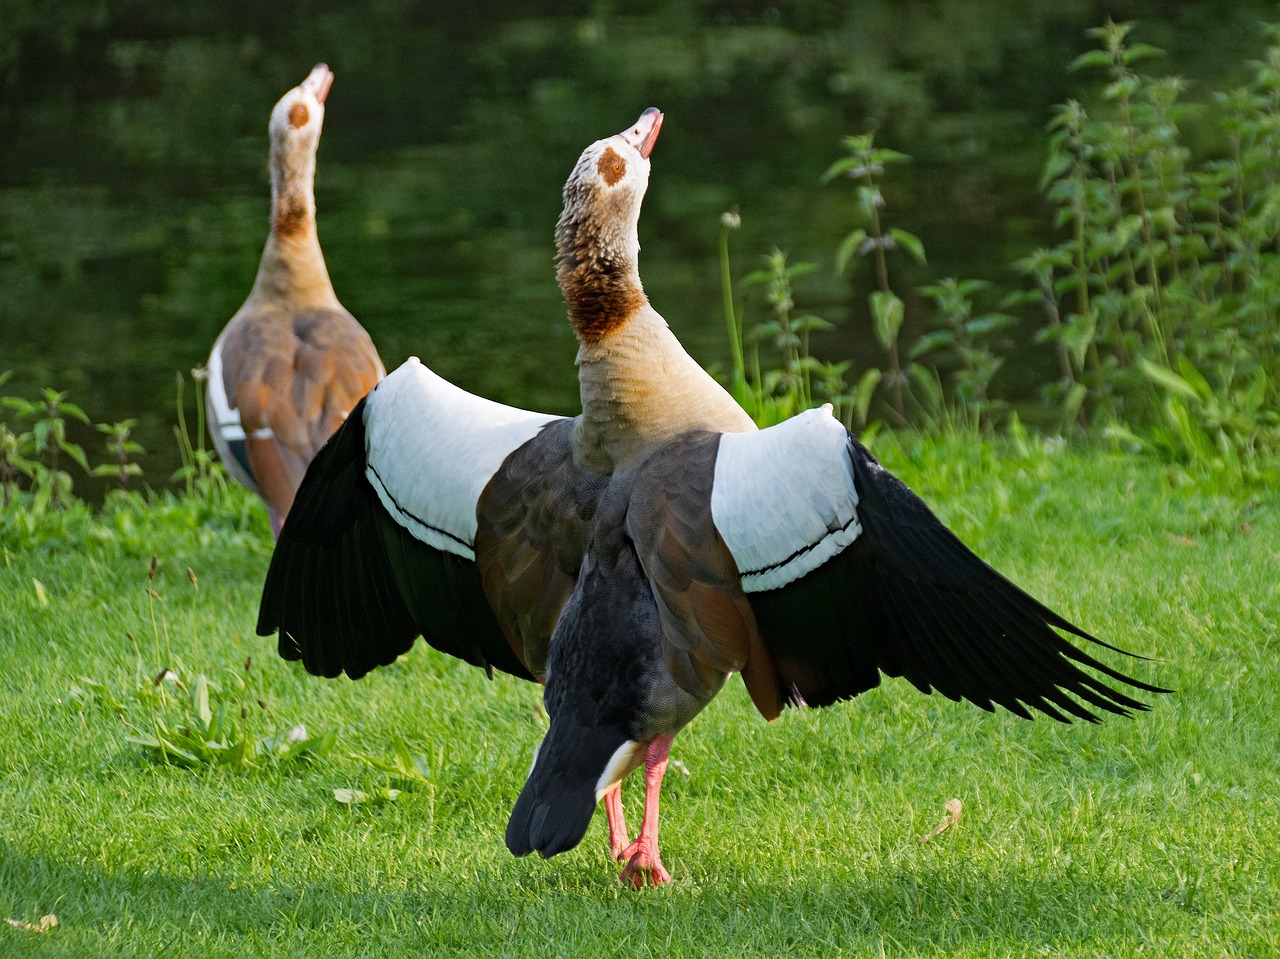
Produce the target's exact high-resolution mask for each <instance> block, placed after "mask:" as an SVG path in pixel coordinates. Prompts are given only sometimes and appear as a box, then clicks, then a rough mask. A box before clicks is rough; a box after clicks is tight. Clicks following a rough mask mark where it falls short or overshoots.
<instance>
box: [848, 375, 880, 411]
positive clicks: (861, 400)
mask: <svg viewBox="0 0 1280 959" xmlns="http://www.w3.org/2000/svg"><path fill="white" fill-rule="evenodd" d="M883 375H884V374H883V373H882V372H881V371H880V370H878V369H876V368H875V367H872V368H871V369H869V370H867V371H866V372H865V373H863V374H862V376H860V377H859V378H858V385H857V386H856V387H855V388H854V391H853V410H854V413H855V414H856V417H857V419H858V422H860V423H865V422H866V421H867V414H868V413H869V412H870V411H871V399H872V397H873V396H875V392H876V387H877V386H879V385H880V379H881V377H882V376H883Z"/></svg>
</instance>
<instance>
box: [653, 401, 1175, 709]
mask: <svg viewBox="0 0 1280 959" xmlns="http://www.w3.org/2000/svg"><path fill="white" fill-rule="evenodd" d="M699 472H705V470H704V469H703V468H699ZM713 475H714V481H713V487H712V490H711V493H710V507H711V508H710V509H709V510H708V511H707V517H706V519H704V520H703V521H702V526H701V528H700V529H697V527H696V524H697V518H696V515H695V513H696V511H687V512H688V514H689V516H690V519H691V522H693V523H694V524H695V526H694V527H693V528H695V529H697V531H696V533H694V534H692V539H693V540H695V541H697V542H701V543H702V544H704V545H703V547H702V554H706V551H707V550H708V549H709V548H710V547H709V543H710V531H708V529H707V525H708V524H709V525H711V526H712V527H713V529H714V532H715V533H717V534H718V538H719V539H721V540H723V543H724V545H725V546H726V548H727V551H728V552H729V553H731V555H732V557H733V564H734V569H735V572H736V573H737V574H738V575H739V577H740V581H741V583H742V587H743V589H744V590H746V591H747V595H748V597H749V602H750V606H751V610H752V612H753V614H754V625H755V628H756V629H757V631H758V636H759V642H758V644H755V645H751V646H749V647H748V648H747V650H746V656H745V657H744V656H743V649H742V645H741V644H742V638H741V637H742V635H743V634H742V633H740V632H735V634H734V638H733V639H732V641H729V642H726V641H725V640H724V639H718V638H717V637H716V634H715V633H714V632H711V631H705V630H704V635H705V637H706V638H705V639H704V640H701V641H700V642H699V643H698V644H697V651H698V654H699V655H702V656H708V655H716V654H718V655H721V656H723V657H724V659H723V662H735V663H736V662H743V663H744V665H745V664H746V663H749V662H751V660H752V659H754V658H756V657H758V656H759V653H760V650H761V649H762V650H763V651H764V652H765V653H767V657H768V660H769V663H768V665H767V666H759V664H757V666H756V672H757V677H764V680H768V681H772V682H773V683H774V687H773V696H772V697H771V696H770V695H768V694H767V693H766V692H762V691H760V690H759V689H752V686H751V683H750V682H749V683H748V688H749V689H751V691H752V695H753V698H754V699H755V701H756V703H757V705H758V706H759V707H760V708H761V711H762V712H764V713H765V715H770V712H771V710H770V709H769V705H770V702H771V701H777V702H787V703H791V704H795V705H801V704H804V705H811V706H822V705H827V704H829V703H832V702H835V701H837V700H840V699H845V698H849V697H852V696H856V695H857V694H859V693H861V692H863V691H865V690H867V689H870V688H872V687H874V686H876V685H878V684H879V682H880V676H881V674H885V675H889V676H903V677H905V678H906V679H908V680H909V681H910V682H911V683H913V684H914V685H915V686H916V687H917V688H918V689H920V690H921V691H922V692H926V693H927V692H930V691H932V690H934V689H936V690H937V691H938V692H940V693H942V694H943V695H944V696H947V697H948V698H951V699H957V700H958V699H967V700H969V701H970V702H973V703H975V704H977V705H979V706H981V707H983V708H984V709H988V710H990V709H992V708H993V707H994V706H995V705H1000V706H1004V707H1005V708H1006V709H1009V710H1010V711H1012V712H1014V713H1016V714H1017V715H1019V716H1023V717H1026V718H1030V715H1031V714H1030V712H1029V709H1034V710H1038V711H1040V712H1043V713H1046V714H1048V715H1050V716H1052V717H1054V718H1055V719H1060V720H1064V721H1069V717H1071V716H1074V717H1078V718H1081V719H1087V720H1091V721H1092V720H1096V719H1097V714H1096V712H1095V710H1102V711H1106V712H1112V713H1120V714H1127V713H1128V712H1129V711H1131V710H1136V709H1145V708H1146V706H1145V705H1144V704H1143V703H1141V702H1139V701H1138V700H1136V699H1134V698H1132V697H1131V696H1129V695H1127V694H1125V693H1124V692H1121V691H1119V690H1117V689H1115V688H1113V687H1112V686H1111V685H1108V683H1107V682H1105V681H1104V680H1103V679H1101V678H1099V676H1098V675H1096V674H1101V676H1102V677H1104V678H1106V679H1110V680H1114V681H1118V682H1119V683H1123V684H1127V685H1129V686H1132V687H1136V688H1138V689H1143V690H1147V691H1151V692H1163V691H1164V690H1161V689H1160V688H1159V687H1156V686H1152V685H1149V684H1147V683H1144V682H1141V681H1139V680H1137V679H1133V678H1131V677H1129V676H1127V675H1125V674H1123V673H1121V672H1119V671H1117V670H1115V669H1113V668H1112V667H1110V666H1107V665H1106V664H1104V663H1102V662H1101V661H1099V660H1098V659H1096V658H1095V657H1093V656H1092V655H1090V654H1089V653H1087V652H1085V651H1084V650H1083V649H1081V648H1079V647H1077V646H1076V645H1073V643H1071V642H1068V641H1067V639H1066V638H1065V637H1064V636H1063V635H1062V634H1061V633H1060V632H1059V630H1061V631H1063V632H1066V633H1070V634H1073V635H1074V636H1075V637H1078V638H1079V639H1082V640H1085V641H1087V642H1090V643H1094V644H1098V645H1101V646H1106V647H1107V648H1110V649H1113V650H1114V649H1115V647H1113V646H1109V645H1108V644H1106V643H1102V642H1101V640H1098V639H1097V638H1096V637H1094V636H1092V635H1090V634H1089V633H1087V632H1085V631H1084V630H1082V629H1080V628H1079V627H1077V626H1075V625H1073V624H1072V623H1070V622H1068V621H1067V620H1066V619H1064V618H1063V617H1061V616H1059V615H1058V614H1057V613H1055V612H1053V611H1052V610H1051V609H1049V608H1048V607H1047V606H1045V605H1044V604H1043V603H1041V602H1039V601H1038V600H1036V599H1034V598H1033V597H1031V596H1029V595H1028V594H1027V593H1025V592H1024V591H1023V590H1021V589H1019V588H1018V587H1017V586H1015V585H1014V584H1013V583H1012V582H1010V581H1009V580H1008V579H1006V578H1005V577H1004V576H1002V575H1001V574H1000V573H998V572H996V571H995V570H994V569H992V568H991V567H990V566H988V565H987V564H986V563H985V562H983V561H982V560H981V559H979V558H978V557H977V556H976V555H974V553H973V552H972V551H970V550H969V549H968V548H967V547H966V546H965V545H964V544H963V543H961V542H960V540H959V539H957V538H956V537H955V535H954V534H952V533H951V532H950V531H949V530H948V529H947V528H946V527H945V526H943V524H942V523H941V522H940V521H939V520H938V519H937V517H936V516H934V514H933V513H932V512H931V511H930V510H929V508H928V507H927V506H926V505H925V504H924V502H923V501H921V500H920V498H919V497H917V496H916V495H915V494H914V493H912V492H911V491H910V490H909V489H908V488H907V487H906V486H905V485H904V484H903V483H902V482H901V481H900V480H898V479H897V478H896V477H894V476H893V475H892V474H890V473H889V472H888V471H886V470H885V469H884V468H883V467H881V466H880V464H879V463H878V462H876V460H875V459H874V457H872V456H871V454H870V453H868V452H867V450H866V449H865V448H863V447H862V445H861V444H860V443H858V442H857V440H856V439H854V438H853V437H852V436H851V435H849V434H848V433H847V431H845V430H844V428H843V427H841V426H840V425H839V424H838V423H837V422H836V421H835V420H834V419H833V418H831V417H830V415H829V414H827V413H826V412H824V411H821V410H814V411H810V412H809V413H806V414H803V415H801V416H799V417H795V418H793V419H792V420H789V421H788V422H787V423H784V424H781V425H779V426H777V427H773V428H771V429H768V430H762V431H760V432H759V433H744V434H724V435H722V436H720V437H719V445H718V449H717V453H716V462H715V467H714V471H713ZM669 525H670V527H671V528H672V529H675V528H678V527H677V526H676V525H675V524H669ZM664 535H669V534H664ZM684 538H685V539H690V538H691V537H690V535H685V537H684ZM699 555H701V554H699ZM653 565H655V566H656V565H657V564H653ZM694 565H697V564H694ZM646 571H649V572H650V575H651V578H653V579H655V581H657V582H660V579H659V578H658V577H656V576H655V574H654V573H653V572H652V571H651V569H650V565H646ZM693 578H694V579H700V580H701V581H702V582H703V583H704V584H705V585H707V586H713V585H714V587H715V588H716V589H719V590H723V589H724V580H725V577H724V571H723V566H722V565H720V564H714V565H713V567H712V569H711V571H710V572H706V571H698V572H694V573H693ZM656 592H658V593H659V595H662V594H663V590H662V589H657V590H656ZM704 615H705V614H704ZM686 632H687V631H686ZM747 635H748V638H749V634H747ZM1082 667H1087V668H1088V670H1086V669H1085V668H1082ZM739 668H743V667H739ZM770 674H772V679H771V680H770V679H769V677H770ZM761 681H762V680H761V679H760V678H757V684H759V682H761Z"/></svg>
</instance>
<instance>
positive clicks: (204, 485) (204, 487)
mask: <svg viewBox="0 0 1280 959" xmlns="http://www.w3.org/2000/svg"><path fill="white" fill-rule="evenodd" d="M207 377H208V371H207V370H205V369H203V368H200V369H195V370H192V371H191V379H192V380H193V381H194V382H195V390H196V396H195V405H196V425H195V438H194V440H193V439H192V435H191V430H190V428H189V427H188V425H187V410H186V403H185V397H184V393H185V392H186V377H184V376H183V375H182V374H181V373H178V374H176V376H175V382H176V383H177V423H176V424H175V425H174V427H173V435H174V438H175V439H176V440H177V441H178V454H179V456H180V457H181V462H182V465H181V466H180V467H178V469H177V470H176V471H175V472H174V474H173V476H171V477H170V480H171V481H174V482H181V483H182V486H183V489H184V490H185V491H186V493H187V495H188V496H193V495H198V496H199V497H200V498H202V499H204V500H206V501H210V502H214V501H220V500H221V499H223V497H224V496H225V494H226V490H227V482H228V477H227V469H226V467H225V466H223V465H222V463H220V462H219V461H218V458H217V457H216V456H215V455H214V453H213V451H212V450H209V449H207V448H206V447H205V444H204V440H205V432H206V431H205V421H204V415H205V405H204V389H203V384H204V381H205V379H206V378H207Z"/></svg>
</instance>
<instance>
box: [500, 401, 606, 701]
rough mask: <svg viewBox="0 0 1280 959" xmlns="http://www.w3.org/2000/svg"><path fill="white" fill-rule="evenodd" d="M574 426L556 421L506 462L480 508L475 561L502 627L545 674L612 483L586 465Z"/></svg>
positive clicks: (531, 664) (529, 662) (531, 663)
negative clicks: (575, 445) (576, 453)
mask: <svg viewBox="0 0 1280 959" xmlns="http://www.w3.org/2000/svg"><path fill="white" fill-rule="evenodd" d="M572 435H573V421H572V420H562V421H560V422H557V423H553V424H551V425H550V426H548V427H547V428H546V429H545V430H543V431H542V433H540V434H539V435H538V437H537V439H536V441H533V442H529V443H526V444H525V445H524V446H522V447H520V448H519V449H517V450H516V451H515V452H513V453H512V454H511V455H510V456H509V457H508V458H507V460H506V461H505V462H504V463H503V464H502V466H501V468H500V469H499V470H498V472H497V473H496V474H495V475H494V477H493V479H492V480H491V481H490V482H489V484H488V485H487V486H486V487H485V489H484V492H483V493H482V494H481V496H480V501H479V505H478V507H477V510H476V517H477V530H476V541H475V553H476V564H477V565H478V566H479V568H480V575H481V579H482V581H483V583H484V592H485V595H486V596H487V597H488V599H489V602H490V605H491V606H492V607H493V611H494V613H495V614H496V616H497V618H498V622H499V623H501V624H502V626H503V628H504V629H505V630H506V631H507V632H508V634H509V635H510V636H512V637H518V640H517V642H518V643H519V646H518V648H519V649H521V653H522V658H523V659H524V662H525V664H526V665H527V666H528V667H529V669H530V670H531V671H532V672H533V673H534V675H536V676H542V675H543V673H544V671H545V667H546V659H547V644H548V643H549V642H550V639H551V634H552V632H553V631H554V630H555V625H556V622H557V621H558V620H559V618H560V613H561V611H562V610H563V609H564V605H565V603H566V602H567V601H568V599H569V595H570V593H572V592H573V587H574V583H575V582H576V581H577V578H578V570H579V568H580V567H581V565H582V557H583V555H584V554H585V553H586V550H587V541H588V539H589V538H590V535H591V527H592V523H593V521H594V519H595V513H596V506H597V504H598V502H599V500H600V495H601V492H602V490H603V489H604V487H605V484H606V483H607V481H608V477H607V476H606V475H604V474H601V473H597V472H594V471H592V470H589V469H586V468H585V467H582V466H580V465H579V464H578V463H577V462H576V461H575V459H574V457H573V450H572V445H571V440H572Z"/></svg>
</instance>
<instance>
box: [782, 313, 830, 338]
mask: <svg viewBox="0 0 1280 959" xmlns="http://www.w3.org/2000/svg"><path fill="white" fill-rule="evenodd" d="M791 328H792V329H793V330H797V331H799V332H801V333H803V332H805V331H806V330H807V331H808V332H810V333H825V332H827V331H828V330H834V329H835V328H836V325H835V324H834V323H831V322H829V321H828V320H824V319H823V318H822V317H820V316H814V315H813V314H812V313H803V314H801V315H800V316H797V317H796V318H795V319H794V320H792V321H791Z"/></svg>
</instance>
